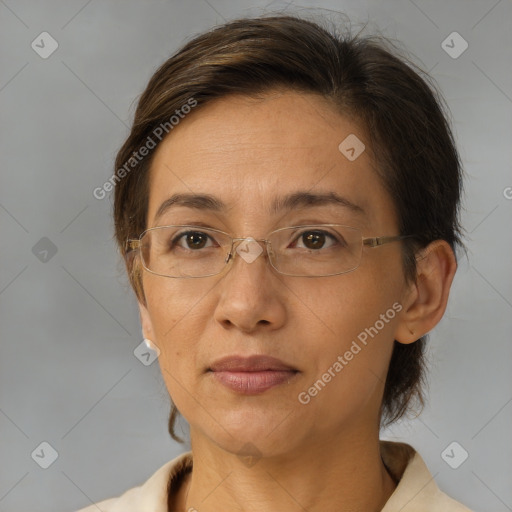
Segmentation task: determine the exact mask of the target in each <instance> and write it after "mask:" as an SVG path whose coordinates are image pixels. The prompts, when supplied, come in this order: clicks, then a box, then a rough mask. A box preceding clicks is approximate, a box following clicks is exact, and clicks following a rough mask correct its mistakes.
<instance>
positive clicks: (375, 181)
mask: <svg viewBox="0 0 512 512" xmlns="http://www.w3.org/2000/svg"><path fill="white" fill-rule="evenodd" d="M347 137H349V138H348V139H347ZM345 140H348V141H350V142H351V143H352V144H351V146H354V144H353V143H354V141H355V142H356V144H357V141H358V140H359V141H361V142H362V143H364V141H366V136H365V134H364V130H363V129H362V127H361V126H359V124H358V123H356V122H354V121H353V120H351V119H350V118H348V117H345V116H342V115H340V114H339V113H337V112H336V111H335V110H334V109H333V107H332V105H331V104H330V103H328V102H327V101H326V100H324V99H323V98H321V97H319V96H316V95H312V94H303V93H297V92H290V91H280V92H273V93H268V94H266V95H264V96H263V97H262V98H258V99H254V98H248V97H245V96H229V97H225V98H222V99H219V100H215V101H213V102H211V103H209V104H207V105H204V106H202V107H200V108H199V109H197V110H196V111H193V112H192V113H191V114H189V115H188V116H187V117H186V118H185V119H184V120H182V121H181V122H180V124H179V125H177V126H175V127H174V129H173V131H172V132H171V133H170V134H169V135H168V136H167V137H166V138H165V139H164V141H163V142H162V143H161V144H160V145H159V147H158V148H157V151H156V154H155V157H154V159H153V162H152V167H151V173H150V201H149V212H148V219H149V223H150V224H151V223H152V219H153V220H154V219H155V216H156V213H157V211H158V210H159V209H160V207H161V204H162V202H164V201H165V200H166V199H168V198H169V197H170V196H171V195H173V194H176V193H197V194H210V195H213V196H215V197H219V198H221V199H222V202H223V203H225V205H226V206H227V208H226V209H229V210H230V213H231V214H233V212H236V214H237V215H241V216H242V217H243V216H244V215H245V216H253V217H254V216H257V217H259V220H260V221H261V220H262V218H263V217H270V216H272V214H276V215H277V214H278V211H277V210H276V209H275V205H276V204H277V203H278V202H280V201H279V198H281V197H284V196H285V195H289V194H291V193H293V192H297V191H309V192H311V193H315V192H318V193H319V194H329V193H331V192H332V193H335V194H337V195H338V196H341V197H343V198H345V199H347V200H348V201H349V202H351V203H353V204H355V205H357V206H360V207H361V209H363V210H364V212H365V218H364V219H363V218H361V222H363V223H364V224H367V225H370V224H372V222H373V221H374V220H377V219H378V218H379V216H380V217H382V215H383V213H385V210H390V211H389V212H388V213H389V215H390V216H391V217H390V219H388V220H391V221H392V216H393V213H392V210H393V206H392V203H391V200H390V198H389V197H388V195H387V193H386V192H385V190H384V188H383V187H382V186H381V183H380V180H379V178H378V177H377V175H376V173H375V172H374V170H373V168H372V167H373V162H372V159H371V156H370V148H369V146H368V144H365V146H366V149H365V150H363V151H362V152H361V154H360V155H359V156H358V157H357V158H356V159H354V160H350V159H349V158H347V156H346V154H345V153H343V151H342V150H343V149H346V148H345V146H346V144H345V145H343V141H345ZM366 142H367V141H366ZM340 144H342V150H340ZM361 148H362V146H360V147H355V150H357V151H358V152H359V151H360V150H361ZM350 154H351V153H349V155H350ZM281 202H282V201H281ZM331 206H333V204H331ZM352 210H353V211H352V213H355V210H354V209H352ZM347 211H348V210H347ZM360 217H361V216H360Z"/></svg>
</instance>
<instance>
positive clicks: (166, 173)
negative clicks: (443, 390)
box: [141, 92, 408, 455]
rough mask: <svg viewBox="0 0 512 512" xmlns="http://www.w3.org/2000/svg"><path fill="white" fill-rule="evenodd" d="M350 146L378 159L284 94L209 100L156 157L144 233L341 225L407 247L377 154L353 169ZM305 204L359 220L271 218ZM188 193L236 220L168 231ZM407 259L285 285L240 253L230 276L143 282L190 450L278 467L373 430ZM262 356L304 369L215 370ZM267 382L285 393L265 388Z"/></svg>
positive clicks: (353, 129)
mask: <svg viewBox="0 0 512 512" xmlns="http://www.w3.org/2000/svg"><path fill="white" fill-rule="evenodd" d="M350 134H354V135H355V136H357V137H358V138H359V139H360V140H361V141H362V142H363V143H365V144H366V145H367V146H368V142H367V140H366V137H365V135H364V133H363V131H362V130H361V128H360V127H359V126H358V125H357V124H354V122H352V121H350V120H349V119H348V118H345V117H342V116H340V115H339V114H337V113H335V112H334V109H333V108H332V107H331V106H330V105H329V104H327V103H326V102H325V100H323V99H321V98H319V97H317V96H314V95H309V94H299V93H295V92H274V93H269V94H267V95H265V97H264V99H263V100H254V99H248V98H246V97H241V96H231V97H228V98H223V99H221V100H217V101H215V102H212V103H210V104H208V105H206V106H205V107H202V108H201V109H200V110H197V111H195V112H192V113H191V114H189V115H188V117H186V118H185V119H184V120H182V121H181V123H180V124H179V125H178V126H176V127H175V128H174V129H173V131H172V132H171V133H170V135H169V136H168V137H167V138H166V139H165V140H164V141H163V142H162V143H161V145H160V146H159V147H158V149H157V152H156V154H155V158H154V160H153V164H152V168H151V176H150V197H149V211H148V227H154V226H162V225H169V224H198V223H199V224H202V225H207V226H209V227H211V228H215V229H219V230H222V231H225V232H228V233H230V234H231V235H232V236H234V237H249V236H251V237H253V238H255V239H262V238H266V235H267V234H268V233H270V232H271V231H273V230H275V229H278V228H281V227H286V226H294V225H305V224H329V223H333V224H344V225H349V226H353V227H356V228H359V229H360V230H361V231H362V233H363V236H382V235H395V234H398V232H397V220H396V216H395V213H394V208H393V203H392V201H391V199H390V197H389V195H388V194H387V193H386V192H385V190H384V188H383V186H382V185H381V183H380V182H379V179H378V177H377V175H376V174H375V172H374V171H373V170H372V169H371V160H370V156H369V154H368V149H369V148H368V147H367V150H366V151H363V152H362V153H361V154H360V156H358V157H357V158H356V159H355V160H353V161H351V160H349V159H348V158H347V157H346V156H345V154H343V153H342V152H341V150H340V149H339V148H338V147H339V145H340V143H341V142H342V141H344V139H346V138H347V136H349V135H350ZM349 140H350V139H349ZM397 150H399V148H397ZM346 154H348V155H349V156H351V151H348V153H346ZM297 192H307V193H309V194H330V193H332V192H334V193H336V194H337V195H338V196H340V197H343V198H344V199H346V200H347V201H350V203H353V204H354V205H357V206H358V207H359V208H360V210H358V209H354V208H349V207H347V206H344V205H341V204H333V203H321V202H319V203H317V202H313V203H312V204H302V205H299V206H295V207H294V208H293V209H291V210H286V209H283V210H279V211H277V212H274V211H273V210H272V208H271V205H273V203H274V201H275V200H276V199H282V198H286V197H287V196H288V195H290V194H294V193H297ZM177 193H184V194H208V195H211V196H214V197H215V198H216V199H217V200H218V201H219V202H222V203H223V204H224V205H225V206H224V208H222V209H219V210H217V211H212V210H208V209H203V208H200V209H199V208H194V207H191V206H183V205H174V206H172V207H171V208H169V209H168V210H167V211H166V212H165V213H163V214H162V215H161V216H160V217H158V218H156V213H157V210H158V209H159V207H160V205H161V204H162V203H163V202H164V201H166V199H168V198H169V197H170V196H172V195H173V194H177ZM262 247H263V245H262ZM400 251H401V247H400V244H399V243H391V244H387V245H384V246H382V247H379V248H375V249H372V248H368V247H365V248H363V255H362V260H361V264H360V266H359V267H358V268H357V269H356V270H354V271H353V272H350V273H347V274H342V275H336V276H330V277H292V276H286V275H282V274H278V273H277V272H275V271H274V270H273V269H272V268H271V266H270V265H269V263H268V261H267V257H266V253H265V252H263V253H262V254H261V255H260V256H258V257H257V258H256V259H255V260H254V261H253V262H251V263H248V262H247V261H246V260H244V259H243V258H242V257H240V255H239V254H236V253H235V260H234V262H231V263H230V267H229V270H228V272H224V273H222V274H221V275H217V276H210V277H204V278H197V279H186V278H185V279H173V278H166V277H161V276H157V275H153V274H151V273H149V272H144V273H143V286H144V291H145V296H146V299H147V307H144V306H141V317H142V322H143V329H144V334H145V336H146V337H147V338H149V339H150V340H152V341H153V342H154V343H155V344H156V345H157V346H158V347H159V349H160V356H159V363H160V367H161V370H162V375H163V378H164V380H165V383H166V386H167V389H168V391H169V393H170V395H171V397H172V400H173V401H174V403H175V404H176V406H177V407H178V409H179V410H180V412H181V414H182V415H183V416H184V417H185V419H186V420H187V421H188V423H189V424H190V428H191V436H192V442H194V438H199V437H202V438H203V439H208V440H209V441H211V442H213V443H215V444H216V445H218V446H221V447H222V448H224V449H226V450H229V451H232V452H233V453H237V452H239V450H240V449H241V447H242V446H244V445H245V444H246V443H251V445H254V446H255V447H256V448H257V449H258V450H259V451H260V452H261V453H263V454H269V455H270V454H278V453H284V452H286V451H289V450H293V449H302V448H303V447H304V446H306V445H307V446H312V445H313V444H314V443H318V442H327V441H330V440H333V439H334V438H335V437H336V436H340V435H344V436H346V435H351V433H353V434H354V435H355V433H357V435H361V434H363V435H364V433H373V432H375V430H376V429H377V428H378V417H379V416H378V414H379V407H380V403H381V397H382V392H383V387H384V382H385V379H386V373H387V367H388V363H389V360H390V357H391V351H392V347H393V340H394V339H395V334H396V331H397V329H398V327H399V325H400V324H401V323H403V318H402V315H401V314H400V313H399V310H400V309H401V308H402V303H403V301H405V300H406V297H407V293H408V287H407V285H406V282H405V279H404V275H403V270H402V265H401V252H400ZM364 333H366V339H365V334H364ZM358 336H359V337H358ZM362 340H365V343H363V341H362ZM254 355H265V356H271V357H274V358H277V359H279V360H280V361H281V362H282V363H283V364H284V365H285V366H286V367H287V368H291V369H292V370H289V371H287V370H285V371H284V373H283V371H281V372H279V371H277V369H274V373H272V370H271V369H268V368H267V370H268V371H267V372H259V376H256V378H255V379H253V380H251V379H252V377H250V376H247V372H245V373H244V372H241V373H240V372H233V371H229V370H240V368H238V367H237V366H236V365H235V363H232V364H231V366H230V364H229V363H228V365H227V367H226V368H224V370H228V371H227V373H226V372H224V373H223V372H220V371H211V369H212V367H213V368H214V369H215V368H217V366H216V364H215V363H216V362H218V361H219V360H220V359H223V358H226V357H228V356H237V357H242V358H246V357H249V356H254ZM336 362H337V363H338V364H336ZM253 369H259V370H263V369H264V368H253ZM326 375H327V376H326ZM258 379H259V380H258ZM319 380H320V381H321V382H320V383H319V382H318V381H319ZM262 381H265V382H271V383H274V385H272V386H270V387H268V388H266V389H265V388H264V387H262V388H258V385H261V382H262ZM226 382H231V383H234V384H233V385H231V386H229V385H226ZM251 383H252V385H253V386H255V387H251ZM315 383H316V387H315ZM237 384H239V385H240V386H241V387H242V388H244V386H245V388H244V389H245V391H243V390H241V389H238V390H237V389H235V388H236V385H237ZM233 386H235V387H233Z"/></svg>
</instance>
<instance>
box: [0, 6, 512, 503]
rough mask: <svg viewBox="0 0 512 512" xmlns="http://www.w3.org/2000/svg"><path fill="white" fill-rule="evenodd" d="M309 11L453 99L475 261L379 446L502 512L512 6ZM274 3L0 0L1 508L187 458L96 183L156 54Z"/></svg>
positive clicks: (133, 478) (510, 475)
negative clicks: (401, 451) (422, 72)
mask: <svg viewBox="0 0 512 512" xmlns="http://www.w3.org/2000/svg"><path fill="white" fill-rule="evenodd" d="M296 5H297V4H296ZM304 6H306V7H308V8H315V9H314V10H313V14H315V13H316V14H319V15H321V14H322V13H326V11H323V10H321V9H318V8H322V9H333V10H335V11H344V12H346V13H347V14H348V15H349V17H350V18H351V19H352V21H353V23H355V24H358V23H364V22H366V21H368V20H369V21H370V23H369V25H368V27H367V29H366V30H365V32H367V33H368V32H373V31H374V30H380V31H381V32H382V33H383V34H384V35H387V36H390V37H394V38H397V39H399V40H400V41H402V42H403V44H404V45H405V47H406V48H408V49H409V50H410V51H411V52H412V53H413V54H414V55H416V56H417V59H418V60H417V61H418V62H419V63H420V64H422V65H423V66H424V68H425V69H427V70H431V73H432V75H433V76H434V78H435V79H436V80H437V82H438V84H439V86H440V88H441V90H442V92H443V94H444V96H445V97H446V100H447V102H448V105H449V107H450V109H451V112H452V116H453V126H454V130H455V133H456V136H457V141H458V144H459V149H460V152H461V156H462V159H463V162H464V167H465V170H466V173H467V179H466V196H465V201H464V212H463V223H464V225H465V227H466V229H467V232H468V238H467V239H466V243H467V245H468V248H469V254H468V256H469V257H468V259H465V258H463V259H461V261H460V268H459V271H458V274H457V276H456V279H455V282H454V285H453V290H452V294H451V297H450V304H449V307H448V310H447V313H446V315H445V318H444V319H443V320H442V321H441V323H440V325H439V326H438V327H437V328H436V329H435V331H434V333H433V334H432V336H431V343H430V352H429V353H430V359H431V361H432V369H431V373H430V403H429V406H428V407H427V408H426V409H425V411H424V413H423V414H422V415H421V416H420V417H419V418H417V419H415V420H411V421H403V422H401V423H400V424H399V425H396V426H395V427H394V428H393V429H392V430H389V431H386V432H384V433H383V437H384V438H387V439H397V440H404V441H406V442H409V443H410V444H412V445H413V446H415V447H416V448H417V449H418V450H419V452H420V453H421V454H422V456H423V457H424V459H425V460H426V462H427V464H428V466H429V468H430V470H431V472H432V474H433V475H434V477H435V479H436V481H437V482H438V484H439V485H440V487H441V488H442V489H443V490H444V491H446V492H447V493H449V494H450V495H452V496H453V497H454V498H456V499H459V500H461V501H463V502H464V503H466V504H467V505H468V506H470V507H472V508H474V509H475V510H480V511H506V510H512V482H511V481H512V462H511V461H512V443H511V437H510V432H511V431H512V429H511V426H512V385H511V384H512V377H511V371H510V363H511V360H512V344H511V343H510V332H511V325H512V322H511V317H512V290H511V286H510V283H511V265H510V261H511V256H510V255H511V249H512V240H511V237H510V219H511V209H512V200H511V199H510V197H511V195H512V189H510V188H507V187H512V176H511V173H510V165H511V164H510V162H511V161H512V160H511V154H510V153H511V143H510V141H511V140H512V133H511V132H512V127H511V122H510V120H511V112H512V108H511V107H512V73H511V62H512V3H511V2H510V0H500V1H496V0H478V1H467V0H466V1H463V0H450V1H421V0H415V1H411V0H388V1H387V2H378V1H376V0H373V1H369V0H367V1H366V2H365V1H361V0H343V1H340V0H338V1H330V2H329V1H324V2H320V1H318V2H314V1H309V2H304V4H302V5H301V7H304ZM282 9H285V12H290V13H293V12H297V11H300V9H299V7H296V6H294V5H293V4H290V5H289V4H288V3H287V2H280V1H277V2H272V3H271V4H269V3H268V1H267V2H258V1H255V0H243V1H237V2H233V1H231V2H230V1H228V0H208V1H206V0H190V1H177V0H175V1H165V2H164V1H158V0H152V1H144V2H143V1H134V0H130V1H126V0H123V1H121V0H107V1H100V0H91V1H86V0H76V1H75V0H74V1H66V2H64V1H60V2H59V1H53V2H52V1H38V2H36V1H32V2H30V1H23V0H19V1H18V0H16V1H15V0H0V38H1V39H0V48H1V49H2V50H1V61H0V69H1V70H2V71H1V75H0V105H1V112H2V123H1V127H0V130H1V133H0V141H1V148H0V154H1V155H2V166H1V173H2V176H1V180H2V181H1V187H0V219H1V229H2V232H1V234H2V239H1V240H2V243H1V244H0V245H1V253H0V254H1V265H0V301H1V313H0V322H1V334H2V340H1V359H0V431H1V443H0V461H1V463H0V511H1V512H7V511H9V512H21V511H23V512H25V511H29V510H30V511H31V512H43V511H45V512H46V511H48V512H49V511H52V512H55V511H68V512H69V511H71V510H76V509H78V508H81V507H83V506H86V505H88V504H90V503H91V501H97V500H100V499H104V498H107V497H111V496H115V495H118V494H121V493H122V492H124V491H125V490H126V489H128V488H129V487H132V486H134V485H136V484H139V483H141V482H143V481H145V480H146V479H147V478H148V477H149V476H150V475H151V474H152V473H153V472H154V471H155V470H156V469H157V468H159V467H160V466H161V465H162V464H164V463H165V462H166V461H168V460H170V459H171V458H172V457H174V456H175V455H177V454H178V453H180V452H181V451H182V450H184V449H187V447H186V446H185V447H183V446H181V445H178V444H176V443H174V442H173V441H172V440H171V439H170V437H169V436H168V434H167V428H166V426H167V416H168V411H169V399H168V396H167V391H166V389H165V386H164V384H163V382H162V380H161V378H160V374H159V370H158V363H156V362H155V363H154V364H152V365H150V366H145V365H144V364H142V363H141V362H140V361H139V360H138V359H137V358H136V357H135V356H134V350H135V349H136V347H137V346H138V345H139V344H140V342H141V335H140V327H139V320H138V312H137V309H136V303H135V299H134V297H133V295H132V293H131V292H130V290H129V288H128V284H127V280H126V278H125V276H124V274H123V267H122V266H121V265H120V263H119V259H118V256H117V253H116V249H115V247H114V244H113V241H112V233H113V230H112V221H111V218H110V207H111V200H110V197H108V198H107V199H104V200H101V201H100V200H97V199H95V198H94V197H93V195H92V191H93V189H94V188H95V187H98V186H101V185H102V184H103V183H104V182H105V180H106V179H107V178H108V177H109V176H110V175H111V174H112V172H113V159H114V155H115V152H116V150H117V149H118V148H119V146H120V144H121V143H122V141H123V140H124V138H125V137H126V135H127V133H128V126H129V123H130V121H131V119H132V116H133V110H134V100H135V99H136V97H137V96H138V95H139V94H140V93H141V92H142V90H143V87H144V86H145V84H146V82H147V80H148V79H149V77H150V76H151V74H152V73H153V72H154V70H155V69H156V67H157V66H158V65H159V64H161V63H162V62H163V61H164V60H165V59H166V58H167V57H168V56H170V54H171V53H172V52H173V51H175V50H176V49H177V48H178V47H179V46H180V45H181V44H182V43H183V42H184V41H185V40H188V39H189V38H191V37H192V36H193V35H195V34H198V33H199V32H201V31H203V30H205V29H208V28H210V27H212V26H213V25H215V24H218V23H222V22H223V21H224V20H228V19H231V18H234V17H238V16H246V15H259V14H262V13H263V12H267V11H279V10H282ZM327 14H328V13H327ZM331 16H333V15H332V14H331ZM334 19H335V16H334ZM43 31H47V32H49V33H50V34H51V36H52V37H53V38H54V39H55V40H56V41H57V42H58V45H59V46H58V49H57V50H56V51H55V53H53V54H52V55H51V56H49V57H48V58H47V59H43V58H41V57H40V56H39V55H38V54H37V53H36V52H35V51H34V50H33V49H32V48H31V43H32V41H33V40H36V42H37V41H38V39H36V38H37V36H39V34H40V33H41V32H43ZM453 31H457V32H458V33H459V34H461V36H462V37H463V38H464V39H465V40H466V41H467V42H468V44H469V47H468V49H467V50H466V51H465V52H464V53H463V54H462V55H460V56H459V57H458V58H452V57H450V56H449V55H448V54H447V53H446V52H445V51H444V49H443V48H442V47H441V43H442V41H443V40H445V38H446V37H447V36H448V35H449V34H451V33H452V32H453ZM39 40H40V39H39ZM457 44H459V43H457ZM45 47H46V49H48V47H49V46H48V45H46V44H45ZM397 149H398V150H399V148H397ZM43 237H47V238H48V239H49V240H51V243H52V244H54V246H55V249H56V250H57V252H56V253H55V254H53V253H52V250H51V249H52V248H53V246H52V245H51V244H49V242H48V241H47V240H43V241H42V242H40V240H41V238H43ZM38 243H39V245H36V244H38ZM34 246H35V247H36V248H35V249H33V248H34ZM44 250H47V251H49V252H48V253H47V254H45V253H44V252H43V251H44ZM45 260H46V261H45ZM43 441H46V442H48V443H49V444H50V445H51V446H52V447H53V449H54V450H56V452H57V453H58V458H57V459H56V460H55V462H54V463H53V464H51V465H50V466H49V467H48V469H42V468H41V467H40V466H39V464H38V463H36V460H38V462H39V463H44V460H43V459H45V458H46V461H47V462H48V461H49V459H48V457H50V455H51V451H50V449H48V448H46V449H45V448H44V447H43V452H41V451H40V450H41V448H38V447H39V445H40V443H41V442H43ZM452 441H457V442H458V443H459V444H460V445H461V446H462V447H463V448H464V449H465V450H466V451H467V452H468V453H469V457H468V459H467V460H466V461H465V462H464V463H463V464H462V465H460V467H459V468H458V469H452V468H451V467H449V466H448V465H447V464H446V462H445V461H444V460H443V459H442V458H441V453H442V452H443V450H444V449H445V448H446V447H447V446H448V445H449V444H450V443H451V442H452ZM36 448H38V450H39V451H38V450H36ZM34 450H36V453H39V455H40V457H39V459H38V458H37V456H34V458H32V457H31V454H32V453H33V452H34ZM42 453H44V456H43V455H41V454H42ZM457 456H460V454H459V455H457Z"/></svg>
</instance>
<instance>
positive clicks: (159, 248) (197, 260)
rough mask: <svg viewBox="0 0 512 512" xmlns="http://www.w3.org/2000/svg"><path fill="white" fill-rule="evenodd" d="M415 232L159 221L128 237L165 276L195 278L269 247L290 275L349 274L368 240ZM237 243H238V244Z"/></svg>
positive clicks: (380, 241)
mask: <svg viewBox="0 0 512 512" xmlns="http://www.w3.org/2000/svg"><path fill="white" fill-rule="evenodd" d="M410 236H412V235H398V236H379V237H371V238H364V237H363V235H362V233H361V231H360V230H359V229H357V228H352V227H349V226H344V225H341V224H319V225H307V226H291V227H286V228H280V229H276V230H275V231H272V232H271V233H269V234H268V235H267V238H266V239H259V240H255V239H254V238H252V237H247V238H233V237H232V236H230V235H229V234H228V233H225V232H224V231H219V230H217V229H210V228H204V227H202V226H182V225H172V226H159V227H154V228H150V229H147V230H146V231H144V232H143V233H142V234H141V235H140V237H139V238H138V239H130V240H128V241H127V243H126V248H127V250H128V251H130V250H136V249H139V251H140V256H141V262H142V266H143V267H144V268H145V269H146V270H147V271H148V272H151V273H152V274H156V275H159V276H163V277H174V278H195V277H208V276H215V275H217V274H220V273H221V272H222V271H223V270H224V268H225V267H226V266H227V265H228V263H229V262H230V261H232V260H233V259H234V256H235V255H234V253H235V251H236V252H237V253H238V254H239V255H240V256H241V257H242V258H243V259H244V260H245V261H246V262H247V263H252V262H253V261H255V260H256V258H258V256H259V255H260V254H261V253H262V252H263V248H262V246H261V245H260V243H259V242H263V243H264V244H265V247H266V252H267V255H268V260H269V262H270V264H271V265H272V267H273V268H274V269H275V270H276V271H277V272H279V273H280V274H284V275H287V276H296V277H326V276H334V275H338V274H346V273H347V272H351V271H353V270H355V269H356V268H357V267H358V266H359V264H360V263H361V256H362V249H363V246H367V247H371V248H374V247H378V246H381V245H384V244H387V243H390V242H396V241H399V240H403V239H404V238H409V237H410ZM235 246H236V249H235Z"/></svg>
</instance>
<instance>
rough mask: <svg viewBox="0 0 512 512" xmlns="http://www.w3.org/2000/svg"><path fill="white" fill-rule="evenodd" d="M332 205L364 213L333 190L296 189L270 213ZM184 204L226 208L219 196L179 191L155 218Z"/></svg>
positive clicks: (221, 209) (169, 199)
mask: <svg viewBox="0 0 512 512" xmlns="http://www.w3.org/2000/svg"><path fill="white" fill-rule="evenodd" d="M328 205H334V206H338V207H343V208H345V209H348V210H350V211H351V212H353V213H356V214H359V215H366V212H365V211H364V209H363V208H362V207H361V206H359V205H357V204H355V203H353V202H352V201H349V200H348V199H347V198H345V197H342V196H340V195H338V194H336V193H335V192H317V193H312V192H309V191H305V190H304V191H303V190H301V191H298V192H294V193H292V194H289V195H287V196H284V197H278V198H275V199H274V201H273V202H272V204H271V207H270V213H271V214H273V215H275V214H277V213H279V212H281V211H289V210H294V209H298V208H308V207H314V206H328ZM176 206H184V207H186V208H194V209H196V210H210V211H214V212H222V211H225V210H227V205H226V204H225V203H224V202H223V201H222V200H221V199H219V198H217V197H215V196H212V195H211V194H192V193H180V194H173V195H172V196H171V197H169V198H168V199H166V200H165V201H164V202H163V203H162V204H161V205H160V207H159V208H158V211H157V212H156V215H155V220H157V219H159V218H160V217H161V216H162V215H163V214H164V213H166V212H167V211H168V210H170V209H171V208H172V207H176Z"/></svg>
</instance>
